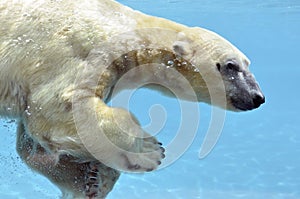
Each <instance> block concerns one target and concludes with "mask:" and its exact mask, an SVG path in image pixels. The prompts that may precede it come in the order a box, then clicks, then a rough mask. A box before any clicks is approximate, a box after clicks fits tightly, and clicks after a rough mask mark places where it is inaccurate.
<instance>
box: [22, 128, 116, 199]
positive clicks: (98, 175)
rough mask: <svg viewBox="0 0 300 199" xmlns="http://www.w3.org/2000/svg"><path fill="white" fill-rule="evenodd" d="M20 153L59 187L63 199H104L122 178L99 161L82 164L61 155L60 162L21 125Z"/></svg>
mask: <svg viewBox="0 0 300 199" xmlns="http://www.w3.org/2000/svg"><path fill="white" fill-rule="evenodd" d="M17 152H18V154H19V155H20V157H21V159H22V160H23V161H24V162H25V163H26V164H27V165H28V166H29V167H30V168H32V169H34V170H35V171H37V172H38V173H40V174H42V175H44V176H46V177H47V178H48V179H49V180H51V181H52V182H53V183H54V184H55V185H57V186H58V187H59V188H60V190H61V191H62V194H63V195H62V198H73V199H75V198H76V199H83V198H88V199H96V198H99V199H102V198H105V197H106V196H107V194H108V193H109V192H110V191H111V190H112V188H113V186H114V184H115V182H116V181H117V180H118V178H119V176H120V173H119V172H118V171H116V170H114V169H112V168H109V167H106V166H105V165H103V164H101V163H100V162H97V161H94V162H84V163H80V162H79V161H78V160H77V159H76V158H75V157H73V156H71V155H61V156H60V157H59V160H57V158H56V157H55V156H54V155H51V154H50V153H49V152H47V151H46V150H45V149H44V148H43V147H42V146H41V145H40V144H38V143H36V142H35V141H34V140H33V139H32V138H31V137H30V136H29V135H28V134H27V133H26V132H25V129H24V126H23V124H22V123H21V122H20V123H19V125H18V134H17Z"/></svg>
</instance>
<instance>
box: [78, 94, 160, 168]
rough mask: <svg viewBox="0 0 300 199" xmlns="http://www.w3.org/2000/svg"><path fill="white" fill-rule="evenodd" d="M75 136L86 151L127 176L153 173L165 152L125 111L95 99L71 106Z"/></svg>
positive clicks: (87, 99) (88, 99)
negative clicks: (147, 172)
mask: <svg viewBox="0 0 300 199" xmlns="http://www.w3.org/2000/svg"><path fill="white" fill-rule="evenodd" d="M73 105H74V106H73V113H74V119H75V124H76V127H77V133H78V135H79V137H80V138H81V141H82V142H83V144H84V146H85V147H86V148H87V150H88V151H89V152H90V153H91V154H92V155H93V156H94V157H95V158H97V159H98V160H99V161H100V162H102V163H104V164H106V165H107V166H109V167H112V168H115V169H118V170H122V171H129V172H145V171H152V170H154V169H156V168H157V167H158V165H160V164H161V160H162V159H163V158H164V149H163V148H162V147H161V143H159V142H158V141H157V140H156V138H155V137H153V136H151V135H149V134H147V133H146V132H144V131H143V129H142V128H141V127H140V125H139V124H138V122H137V120H136V119H135V118H134V117H133V116H132V114H130V113H129V112H128V111H126V110H124V109H120V108H112V107H108V106H107V105H106V104H105V103H104V102H103V101H101V100H100V99H99V98H96V97H90V98H86V99H82V98H81V99H80V100H79V101H77V102H74V104H73Z"/></svg>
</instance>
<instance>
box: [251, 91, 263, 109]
mask: <svg viewBox="0 0 300 199" xmlns="http://www.w3.org/2000/svg"><path fill="white" fill-rule="evenodd" d="M263 103H265V96H263V95H262V94H261V93H256V94H255V95H254V98H253V104H254V107H255V108H258V107H259V106H260V105H261V104H263Z"/></svg>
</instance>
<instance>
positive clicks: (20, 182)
mask: <svg viewBox="0 0 300 199" xmlns="http://www.w3.org/2000/svg"><path fill="white" fill-rule="evenodd" d="M119 2H121V3H122V4H125V5H128V6H130V7H132V8H134V9H137V10H140V11H141V12H144V13H147V14H151V15H154V16H160V17H164V18H167V19H171V20H174V21H176V22H179V23H182V24H185V25H188V26H200V27H204V28H207V29H210V30H213V31H215V32H217V33H218V34H220V35H222V36H223V37H225V38H226V39H228V40H229V41H230V42H232V43H233V44H234V45H236V46H237V47H238V48H239V49H241V51H242V52H244V53H245V54H246V55H247V56H248V57H249V58H250V60H251V66H250V70H251V71H252V72H253V73H254V74H255V77H256V79H257V80H258V82H259V83H260V86H261V88H262V90H263V92H264V94H265V96H266V103H265V104H263V105H262V106H261V107H260V108H259V109H256V110H254V111H250V112H243V113H233V112H226V118H225V123H224V127H223V130H222V134H221V136H220V139H219V140H218V143H217V144H216V146H215V147H214V149H213V150H212V151H211V152H210V153H209V154H208V156H206V157H205V158H202V159H200V158H199V150H200V147H201V144H202V142H203V139H204V137H205V134H206V132H207V129H208V126H209V124H210V119H211V107H210V106H208V105H205V104H199V105H197V106H198V107H199V110H200V116H199V117H200V122H199V128H198V129H197V135H196V137H195V138H194V139H193V140H192V141H193V142H192V143H191V145H190V146H189V148H188V149H187V150H186V151H185V152H184V154H183V155H182V156H181V157H180V158H179V159H177V161H175V162H174V163H172V164H171V165H169V166H168V167H165V168H163V169H160V170H158V171H154V172H150V173H145V174H122V175H121V177H120V179H119V181H118V182H117V184H116V185H115V187H114V189H113V191H112V192H111V193H110V194H109V196H108V197H107V198H108V199H120V198H130V199H141V198H143V199H161V198H163V199H177V198H180V199H266V198H268V199H300V117H299V111H300V100H299V98H300V88H299V87H300V1H299V0H264V1H261V0H198V1H196V0H160V1H150V0H119ZM120 97H122V94H120ZM181 103H182V102H179V101H178V100H176V99H171V98H168V97H165V96H162V95H160V94H159V93H157V92H155V91H150V90H147V89H140V90H138V91H136V92H134V94H133V95H132V96H131V99H130V102H129V108H130V110H131V111H132V112H133V113H134V114H135V115H136V116H137V118H138V119H139V121H140V122H141V123H142V124H143V126H144V127H145V128H147V127H149V125H153V126H155V124H151V122H152V123H153V122H154V121H160V119H161V120H163V126H162V127H161V131H160V132H159V133H158V134H157V135H156V136H157V137H158V138H159V140H161V141H162V142H163V143H164V144H165V145H167V144H168V143H170V142H172V139H174V137H176V132H177V130H178V128H179V126H180V124H181V121H182V120H183V118H182V117H181V116H182V114H181ZM112 104H114V103H113V101H112ZM127 108H128V107H127ZM160 117H161V118H160ZM157 118H158V119H157ZM184 121H186V119H185V120H184ZM188 121H189V122H190V124H191V126H192V124H193V122H198V121H194V120H193V118H188ZM153 128H155V127H153ZM148 129H150V133H151V128H148ZM15 131H16V127H15V125H14V123H12V122H11V121H7V120H1V122H0V135H1V139H0V151H1V152H0V199H40V198H44V199H58V198H59V197H60V191H59V190H58V189H57V188H56V187H55V186H54V185H52V184H51V183H50V182H49V181H48V180H47V179H46V178H44V177H43V176H40V175H38V174H36V173H34V172H32V171H31V170H30V169H29V168H27V167H26V166H25V164H24V163H22V161H21V160H20V159H19V157H18V155H17V153H16V150H15V144H16V141H15V139H16V133H15ZM167 155H168V153H167Z"/></svg>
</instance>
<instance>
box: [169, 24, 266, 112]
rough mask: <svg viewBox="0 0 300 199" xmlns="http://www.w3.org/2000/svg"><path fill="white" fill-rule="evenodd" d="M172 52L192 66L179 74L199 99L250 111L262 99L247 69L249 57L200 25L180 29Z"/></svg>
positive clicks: (257, 105)
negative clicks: (198, 26) (183, 75)
mask: <svg viewBox="0 0 300 199" xmlns="http://www.w3.org/2000/svg"><path fill="white" fill-rule="evenodd" d="M173 51H174V52H175V53H176V54H177V55H179V56H180V57H183V58H184V59H185V60H189V62H190V63H191V65H192V66H193V67H194V68H190V69H189V70H190V71H186V72H182V73H185V76H186V78H187V79H189V81H190V83H191V85H192V87H193V89H194V91H195V93H196V94H197V98H198V100H199V101H203V102H206V103H211V104H214V105H217V106H220V107H222V108H226V109H228V110H232V111H246V110H252V109H255V108H258V107H259V106H260V105H261V104H263V103H264V102H265V97H264V95H263V93H262V92H261V90H260V87H259V85H258V83H257V82H256V80H255V78H254V76H253V74H252V73H251V72H250V70H249V64H250V61H249V59H248V58H247V57H246V56H245V55H244V54H243V53H242V52H241V51H239V50H238V49H237V48H236V47H235V46H233V45H232V44H231V43H229V42H228V41H227V40H225V39H224V38H222V37H221V36H219V35H217V34H216V33H214V32H211V31H208V30H206V29H202V28H191V29H188V30H187V31H185V32H180V33H179V34H178V36H177V39H176V41H175V42H174V44H173ZM191 70H192V71H191ZM194 71H196V72H197V73H198V74H200V75H195V73H194ZM222 93H223V96H225V99H224V97H222ZM212 97H213V98H214V99H212ZM224 101H225V103H224Z"/></svg>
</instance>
